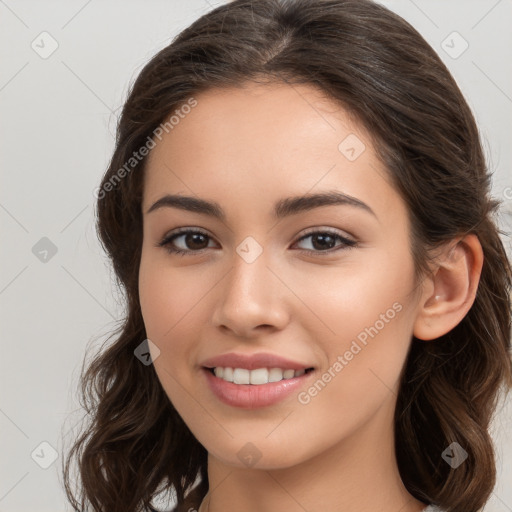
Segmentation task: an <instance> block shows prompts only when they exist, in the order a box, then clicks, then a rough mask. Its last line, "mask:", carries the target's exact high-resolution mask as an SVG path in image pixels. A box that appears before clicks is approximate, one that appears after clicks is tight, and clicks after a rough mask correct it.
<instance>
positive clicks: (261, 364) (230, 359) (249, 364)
mask: <svg viewBox="0 0 512 512" xmlns="http://www.w3.org/2000/svg"><path fill="white" fill-rule="evenodd" d="M201 366H204V367H205V368H216V367H221V368H244V369H246V370H256V369H258V368H281V369H283V370H307V369H308V368H312V365H310V364H307V363H301V362H298V361H292V360H291V359H286V358H284V357H281V356H278V355H276V354H268V353H260V354H251V355H247V354H235V353H230V354H223V355H220V356H216V357H212V358H210V359H207V360H205V361H203V362H202V363H201Z"/></svg>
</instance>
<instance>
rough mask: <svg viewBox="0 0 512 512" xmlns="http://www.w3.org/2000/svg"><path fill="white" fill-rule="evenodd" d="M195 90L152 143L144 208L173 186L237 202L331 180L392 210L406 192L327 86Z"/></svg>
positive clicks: (320, 186) (270, 198) (327, 185)
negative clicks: (400, 193)
mask: <svg viewBox="0 0 512 512" xmlns="http://www.w3.org/2000/svg"><path fill="white" fill-rule="evenodd" d="M194 98H195V100H196V101H197V105H196V106H195V107H193V108H192V109H190V112H189V113H187V114H186V115H182V116H180V120H179V122H178V123H177V124H174V125H173V127H172V129H170V130H169V131H168V133H165V132H164V134H163V136H162V140H161V141H158V139H156V142H157V144H156V146H155V147H154V148H153V149H152V150H151V153H150V155H149V157H148V161H147V164H146V172H145V185H144V203H143V208H144V209H147V207H148V206H149V205H150V204H152V203H153V202H154V201H156V200H157V199H158V198H159V197H160V196H161V195H163V194H165V193H173V194H180V193H182V194H186V195H197V196H200V197H202V198H209V199H215V200H216V201H218V202H220V203H223V204H226V203H228V204H226V208H225V209H226V210H228V211H229V205H232V206H233V208H236V207H237V206H240V207H244V206H245V208H248V207H249V202H250V204H251V206H252V207H255V206H256V203H262V204H265V205H269V204H270V203H274V202H275V201H276V200H278V199H280V198H282V197H284V196H291V195H298V194H304V193H306V192H321V191H323V190H327V189H329V190H332V189H337V190H340V191H341V192H344V193H347V194H350V195H353V196H355V197H358V198H359V199H361V200H362V201H364V202H367V203H371V204H372V208H373V209H374V210H381V211H382V212H383V213H384V212H385V211H386V210H387V209H389V207H390V206H392V201H395V202H396V201H398V202H400V198H399V197H398V195H397V193H396V192H395V191H394V190H393V189H392V187H391V185H390V184H389V177H388V176H387V173H386V171H385V169H384V167H383V165H382V164H381V162H380V161H379V160H378V158H377V156H376V154H375V151H374V149H373V147H372V143H371V141H370V137H369V135H368V133H367V132H366V130H365V129H364V128H363V127H362V126H361V125H360V123H358V122H357V120H356V119H354V118H352V117H351V116H349V114H348V113H347V112H346V110H345V109H343V107H342V106H340V104H338V103H337V102H335V101H333V100H331V99H330V98H327V97H326V96H325V95H324V94H323V93H322V92H321V91H319V90H318V89H316V88H314V87H312V86H310V85H305V84H293V85H289V84H264V85H261V84H253V83H248V84H245V85H244V86H243V87H237V88H224V89H211V90H208V91H204V92H202V93H200V94H198V95H197V96H194ZM390 196H392V197H390ZM390 201H391V203H390Z"/></svg>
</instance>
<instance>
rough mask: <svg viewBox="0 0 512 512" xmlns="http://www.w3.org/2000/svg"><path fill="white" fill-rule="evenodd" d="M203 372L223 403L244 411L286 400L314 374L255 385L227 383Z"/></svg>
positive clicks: (206, 371) (207, 372)
mask: <svg viewBox="0 0 512 512" xmlns="http://www.w3.org/2000/svg"><path fill="white" fill-rule="evenodd" d="M203 372H204V373H205V375H206V380H207V381H208V385H209V386H210V389H211V390H212V392H213V394H214V395H215V396H216V397H217V398H218V399H219V400H220V401H221V402H223V403H225V404H227V405H231V406H233V407H240V408H242V409H257V408H259V407H266V406H269V405H273V404H275V403H277V402H279V401H281V400H284V399H285V398H286V397H287V396H289V395H290V394H292V393H293V392H294V391H295V392H296V391H297V390H298V389H299V388H301V387H302V386H303V385H304V383H305V381H306V379H309V378H310V376H311V374H312V373H314V372H313V371H310V372H308V373H305V374H303V375H301V376H300V377H293V378H292V379H284V380H280V381H279V382H269V383H268V384H259V385H255V384H234V383H233V382H227V381H225V380H224V379H220V378H219V377H216V376H215V375H213V374H212V372H211V371H209V370H207V369H205V368H203Z"/></svg>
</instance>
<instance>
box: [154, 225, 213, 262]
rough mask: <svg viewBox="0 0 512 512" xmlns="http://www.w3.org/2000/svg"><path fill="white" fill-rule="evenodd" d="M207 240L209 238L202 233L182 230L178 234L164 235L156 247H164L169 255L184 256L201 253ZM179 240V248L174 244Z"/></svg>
mask: <svg viewBox="0 0 512 512" xmlns="http://www.w3.org/2000/svg"><path fill="white" fill-rule="evenodd" d="M209 238H210V236H209V235H208V234H207V233H205V232H204V231H200V230H197V229H186V228H182V229H180V230H179V231H178V232H176V231H175V232H173V233H170V234H168V235H166V236H165V238H164V239H163V240H162V241H161V242H159V243H158V244H157V245H158V247H165V249H166V250H167V251H168V252H170V253H171V254H180V255H182V256H184V255H185V254H192V253H202V252H203V250H204V249H206V248H207V247H208V239H209ZM180 239H181V242H180V243H181V247H176V245H175V244H176V242H177V241H178V240H180ZM183 246H184V247H183Z"/></svg>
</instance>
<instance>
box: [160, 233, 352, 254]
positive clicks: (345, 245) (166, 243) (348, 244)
mask: <svg viewBox="0 0 512 512" xmlns="http://www.w3.org/2000/svg"><path fill="white" fill-rule="evenodd" d="M197 233H199V234H201V235H204V236H206V237H208V238H210V239H211V238H212V237H210V235H208V233H206V232H204V231H202V230H200V229H188V228H182V229H180V230H179V231H175V232H173V233H170V234H168V235H166V236H165V237H164V239H163V240H162V241H161V242H158V243H157V244H156V246H157V247H163V248H165V250H166V251H167V252H169V253H170V254H176V255H180V256H186V255H199V254H202V253H203V252H204V251H205V250H206V249H208V248H204V249H200V250H198V251H193V250H191V249H188V250H184V249H176V248H175V247H172V245H171V242H172V241H174V239H176V238H178V237H180V236H183V235H187V234H197ZM318 234H322V235H330V236H332V237H334V238H338V239H339V240H341V241H342V244H341V245H340V246H338V247H335V248H333V249H328V250H325V251H314V250H310V249H299V250H300V251H301V252H302V253H306V254H308V255H311V254H315V255H321V256H324V255H330V254H332V253H334V252H336V251H339V250H342V249H345V250H347V249H352V248H353V247H357V245H358V243H357V242H356V241H355V240H350V239H348V238H345V237H343V236H341V235H340V234H339V233H337V232H336V231H332V230H330V229H321V230H319V229H317V230H316V231H309V232H308V233H306V234H305V235H303V236H302V237H301V238H299V239H298V240H297V242H295V243H298V242H301V241H302V240H304V239H306V238H309V237H310V236H312V235H318Z"/></svg>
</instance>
